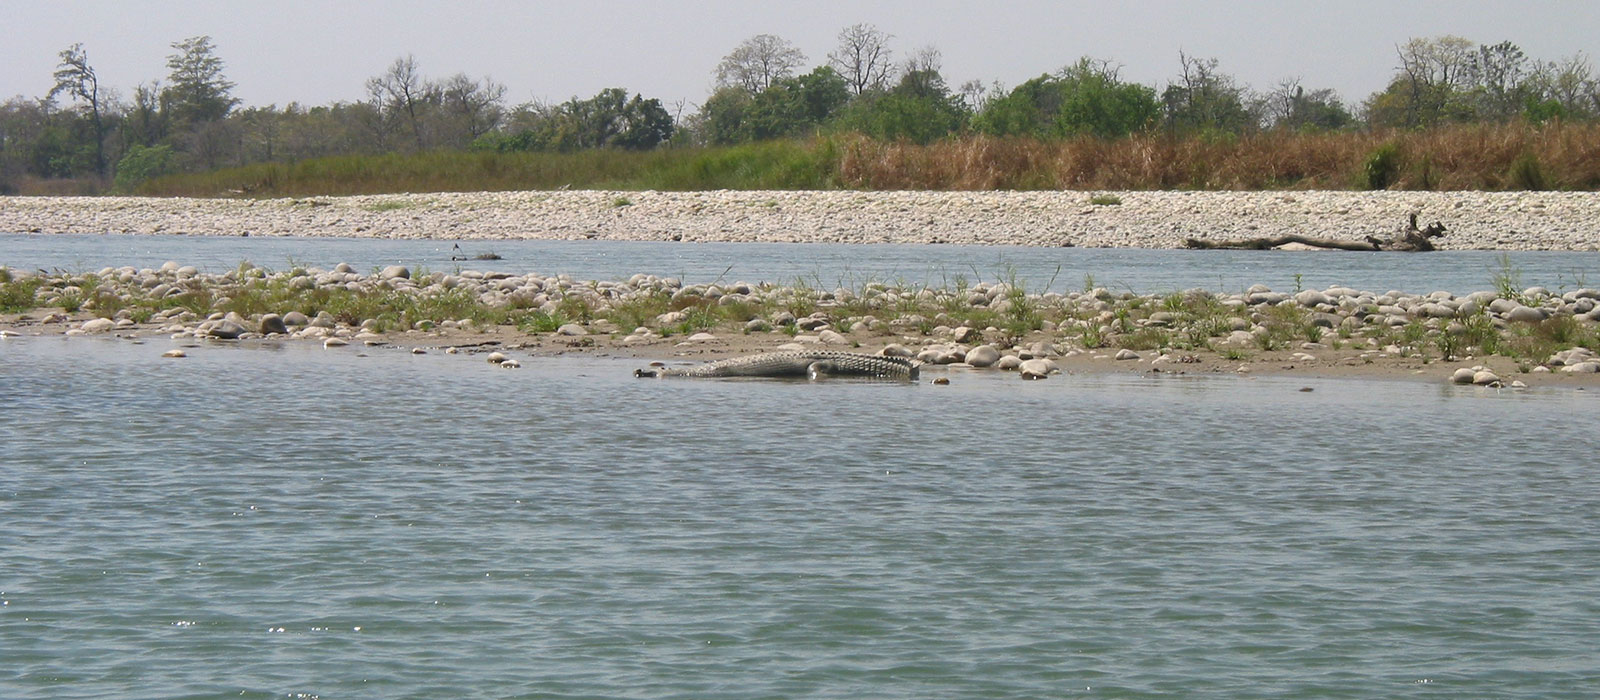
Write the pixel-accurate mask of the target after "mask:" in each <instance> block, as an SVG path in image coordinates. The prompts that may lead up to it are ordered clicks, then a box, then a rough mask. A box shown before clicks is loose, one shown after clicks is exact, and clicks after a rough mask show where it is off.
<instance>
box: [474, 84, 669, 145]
mask: <svg viewBox="0 0 1600 700" xmlns="http://www.w3.org/2000/svg"><path fill="white" fill-rule="evenodd" d="M672 131H673V122H672V115H671V114H668V113H667V110H666V108H665V107H663V106H662V105H661V101H660V100H658V99H654V98H652V99H645V98H644V97H643V96H642V95H638V94H635V95H634V96H633V97H632V98H631V99H630V98H629V97H628V91H627V90H625V89H623V88H606V89H605V90H601V91H600V93H599V94H597V95H595V96H594V97H591V98H589V99H587V100H580V99H578V98H576V97H574V98H572V99H570V100H568V101H566V102H563V103H561V104H560V105H556V106H553V107H552V106H546V105H537V104H532V105H523V106H522V107H519V108H518V109H517V110H516V112H515V113H514V114H513V115H512V129H511V130H510V131H509V133H507V132H497V133H495V134H490V135H485V136H484V137H482V138H480V139H478V140H477V141H475V142H474V143H473V148H474V149H476V150H495V151H576V150H581V149H588V148H622V149H628V150H647V149H651V148H655V147H657V146H659V145H661V144H663V143H665V142H666V141H667V140H668V139H670V138H672Z"/></svg>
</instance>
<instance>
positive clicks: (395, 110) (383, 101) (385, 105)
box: [367, 54, 431, 150]
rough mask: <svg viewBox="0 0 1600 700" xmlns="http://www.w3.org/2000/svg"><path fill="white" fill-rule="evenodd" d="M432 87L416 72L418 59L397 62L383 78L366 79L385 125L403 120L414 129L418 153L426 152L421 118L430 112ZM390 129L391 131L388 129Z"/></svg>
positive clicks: (411, 58) (399, 59)
mask: <svg viewBox="0 0 1600 700" xmlns="http://www.w3.org/2000/svg"><path fill="white" fill-rule="evenodd" d="M430 89H431V88H430V86H429V85H428V83H427V81H426V80H424V79H423V77H422V73H421V72H420V71H419V70H418V69H417V58H416V56H412V55H409V54H408V55H406V56H405V57H404V58H397V59H395V60H394V63H392V64H390V65H389V69H388V70H387V71H384V73H383V75H379V76H376V77H373V78H368V79H367V96H368V97H369V98H371V101H372V106H373V107H375V108H376V109H377V110H378V112H379V114H381V115H382V116H383V117H384V120H385V122H386V123H388V124H390V125H392V122H394V121H396V120H398V119H404V120H406V121H407V122H409V123H410V125H411V135H412V137H413V138H414V139H416V144H417V150H422V149H423V148H425V144H424V141H423V138H422V133H423V132H422V116H423V112H424V111H425V110H426V109H427V103H428V101H429V95H428V93H429V91H430ZM388 128H392V126H389V127H388Z"/></svg>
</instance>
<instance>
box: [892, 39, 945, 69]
mask: <svg viewBox="0 0 1600 700" xmlns="http://www.w3.org/2000/svg"><path fill="white" fill-rule="evenodd" d="M901 68H903V69H904V72H905V73H907V74H910V73H938V72H940V71H942V70H944V53H942V52H940V51H939V49H938V48H937V47H935V46H933V45H931V44H930V45H928V46H924V47H922V48H920V49H917V50H916V51H914V52H912V54H911V55H910V56H907V57H906V60H905V63H904V64H902V66H901Z"/></svg>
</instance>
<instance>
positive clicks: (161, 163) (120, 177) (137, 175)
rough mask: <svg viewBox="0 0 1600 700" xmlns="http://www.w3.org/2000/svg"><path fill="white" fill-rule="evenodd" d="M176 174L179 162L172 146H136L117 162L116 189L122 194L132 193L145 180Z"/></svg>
mask: <svg viewBox="0 0 1600 700" xmlns="http://www.w3.org/2000/svg"><path fill="white" fill-rule="evenodd" d="M176 172H178V162H177V158H176V157H175V156H174V155H173V153H172V147H171V146H164V145H163V146H140V145H134V146H132V147H131V148H129V149H128V153H127V155H124V156H122V160H119V161H117V177H116V180H115V181H114V182H115V187H116V188H117V190H118V191H120V192H132V191H133V190H134V188H136V187H138V186H139V184H140V183H142V182H144V181H145V180H149V179H150V178H154V177H161V176H162V175H171V174H173V173H176Z"/></svg>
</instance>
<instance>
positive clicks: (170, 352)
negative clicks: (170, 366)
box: [161, 348, 189, 357]
mask: <svg viewBox="0 0 1600 700" xmlns="http://www.w3.org/2000/svg"><path fill="white" fill-rule="evenodd" d="M161 356H162V357H188V356H189V353H186V352H184V351H182V350H180V349H178V348H173V349H171V350H168V351H166V352H164V353H161Z"/></svg>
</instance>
